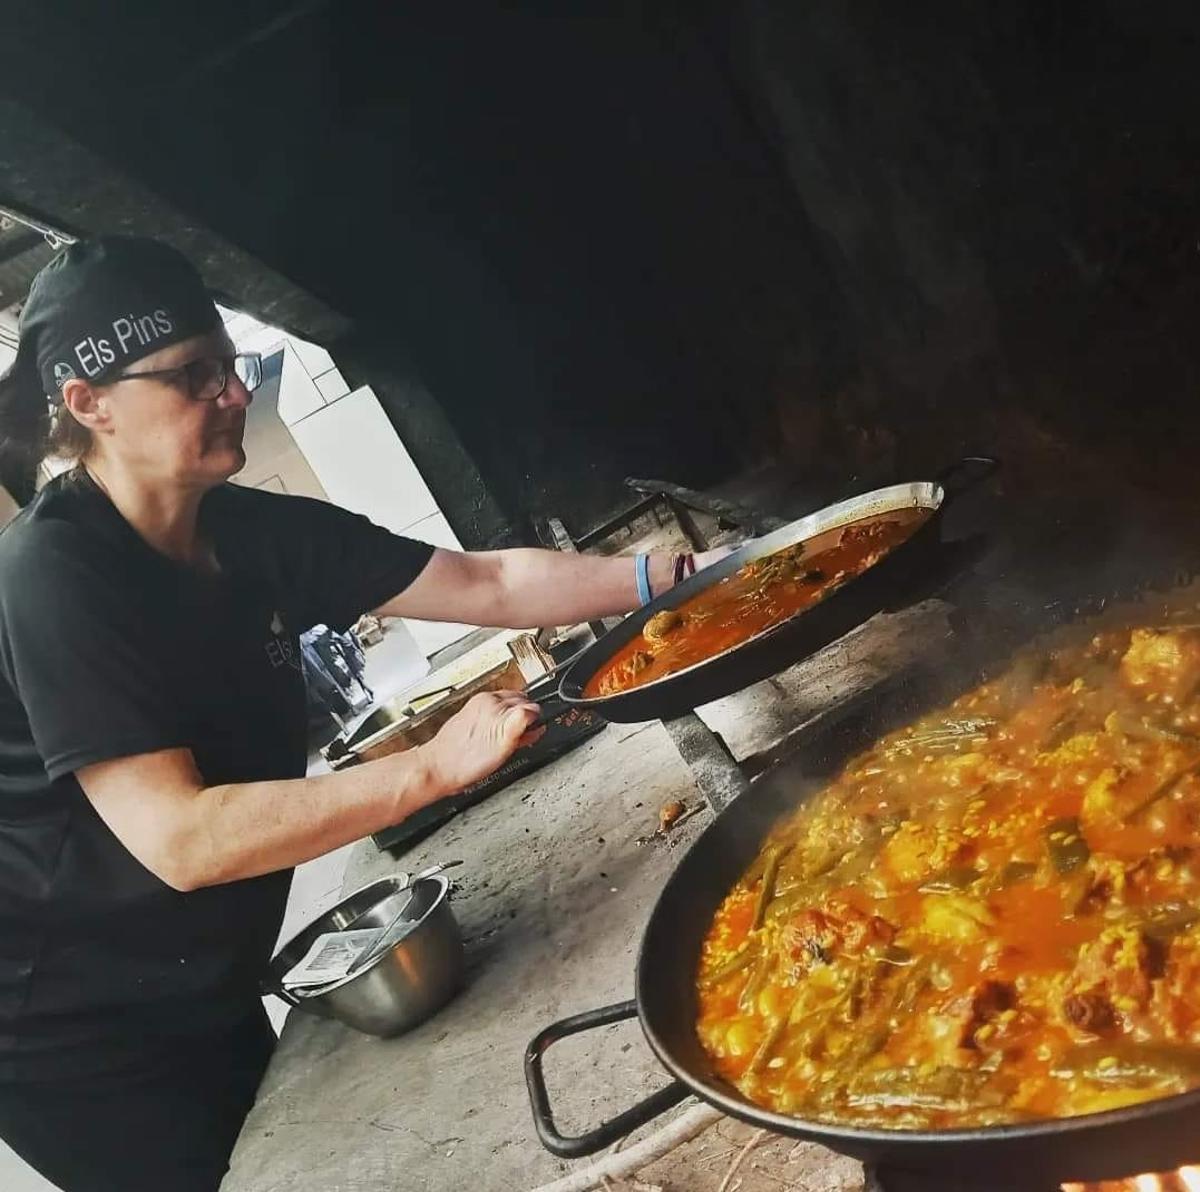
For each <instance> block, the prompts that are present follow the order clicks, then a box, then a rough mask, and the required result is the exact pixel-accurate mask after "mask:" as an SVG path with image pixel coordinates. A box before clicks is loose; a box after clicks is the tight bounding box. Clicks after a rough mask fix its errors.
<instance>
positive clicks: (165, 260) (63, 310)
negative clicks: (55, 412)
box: [5, 236, 221, 398]
mask: <svg viewBox="0 0 1200 1192" xmlns="http://www.w3.org/2000/svg"><path fill="white" fill-rule="evenodd" d="M220 322H221V316H220V313H219V312H218V311H217V308H216V306H215V305H214V304H213V300H212V298H211V297H209V294H208V291H207V290H206V289H205V288H204V283H203V281H201V280H200V275H199V274H198V273H197V272H196V270H195V269H194V268H193V267H192V265H191V264H190V262H188V261H187V260H186V258H184V257H183V256H181V255H180V254H179V253H178V252H176V251H175V249H173V248H170V247H168V246H167V245H165V244H160V243H159V242H157V241H155V240H145V239H141V238H137V237H133V236H102V237H98V238H97V239H95V240H86V241H79V242H78V243H76V244H72V245H70V246H69V247H68V248H65V249H64V250H63V251H62V252H61V253H59V254H58V256H56V257H55V258H54V259H53V260H52V261H51V262H50V263H49V264H48V265H47V266H46V267H45V268H44V269H43V270H42V271H41V272H40V273H39V274H38V275H37V277H35V278H34V279H33V286H32V287H31V289H30V291H29V297H28V299H27V300H26V302H25V307H24V309H23V310H22V312H21V338H20V345H19V348H18V352H17V360H16V362H15V363H14V366H13V368H12V369H11V370H10V372H9V375H8V376H7V377H6V378H5V380H6V382H9V383H12V384H20V385H22V386H28V385H30V384H36V385H37V386H38V387H39V388H40V390H41V393H42V394H44V395H48V396H51V397H52V398H53V397H55V396H56V395H57V394H58V391H59V390H60V389H61V388H62V387H63V385H64V384H66V382H67V381H69V380H70V379H71V378H72V377H79V378H80V379H82V380H87V381H98V382H100V381H106V380H111V379H112V378H113V377H114V376H116V374H117V373H119V372H122V371H123V370H124V369H126V368H127V367H128V366H129V365H131V364H133V363H134V362H135V361H137V360H140V359H142V357H144V356H149V355H150V354H151V353H152V352H157V351H158V350H159V349H160V348H165V347H167V346H169V345H170V344H175V343H179V342H180V341H182V340H185V339H190V338H192V336H195V335H204V334H206V333H207V332H209V331H212V330H213V329H214V328H215V327H218V326H219V325H220Z"/></svg>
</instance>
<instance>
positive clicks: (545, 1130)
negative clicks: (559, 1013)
mask: <svg viewBox="0 0 1200 1192" xmlns="http://www.w3.org/2000/svg"><path fill="white" fill-rule="evenodd" d="M636 1015H637V1002H632V1001H631V1002H617V1003H616V1005H613V1006H602V1007H601V1008H600V1009H598V1010H586V1011H584V1013H582V1014H575V1015H573V1016H572V1017H570V1018H564V1019H562V1021H561V1022H556V1023H554V1024H552V1025H551V1026H548V1027H546V1029H545V1030H544V1031H540V1032H539V1033H538V1034H537V1035H535V1036H534V1038H533V1041H532V1042H531V1043H530V1044H529V1046H528V1047H527V1048H526V1049H525V1085H526V1087H527V1088H528V1089H529V1104H530V1107H531V1108H532V1110H533V1124H534V1126H535V1127H536V1128H537V1135H538V1138H539V1139H540V1140H541V1144H542V1146H544V1147H545V1148H546V1150H548V1151H549V1152H550V1153H551V1154H554V1155H558V1157H559V1158H560V1159H580V1158H582V1157H583V1156H584V1155H593V1154H595V1153H596V1151H598V1150H601V1149H602V1148H604V1147H606V1146H608V1145H610V1144H611V1143H614V1142H616V1141H617V1139H619V1138H624V1137H625V1135H626V1134H628V1133H629V1132H630V1131H631V1130H636V1129H637V1128H638V1127H639V1126H644V1125H645V1124H646V1123H647V1122H649V1121H652V1120H653V1119H654V1118H656V1117H658V1115H659V1114H660V1113H666V1111H667V1110H668V1109H670V1108H671V1106H673V1105H678V1104H679V1102H680V1101H682V1100H683V1099H684V1098H685V1097H686V1096H688V1094H689V1091H690V1090H689V1089H688V1087H687V1086H686V1085H685V1084H682V1083H680V1082H679V1081H678V1080H673V1081H672V1082H671V1083H670V1084H669V1085H667V1086H666V1088H661V1089H659V1090H658V1092H656V1093H651V1094H650V1096H648V1097H647V1098H646V1099H645V1100H644V1101H639V1102H638V1103H637V1104H636V1105H634V1106H633V1107H632V1108H630V1109H626V1110H624V1111H623V1112H622V1113H619V1114H617V1116H616V1117H614V1118H611V1119H610V1120H609V1121H607V1122H602V1123H601V1124H600V1125H599V1126H597V1127H596V1128H595V1129H594V1130H589V1131H588V1132H587V1133H586V1134H577V1135H568V1134H560V1133H559V1132H558V1127H557V1126H556V1125H555V1124H554V1113H553V1111H552V1110H551V1108H550V1094H549V1092H547V1090H546V1080H545V1077H544V1076H543V1075H542V1056H543V1055H545V1053H546V1051H547V1050H548V1049H549V1048H550V1047H551V1046H552V1045H553V1044H555V1043H557V1042H559V1041H560V1040H561V1039H566V1038H568V1037H569V1036H571V1035H578V1034H581V1033H582V1032H584V1031H590V1030H593V1029H595V1028H596V1027H601V1026H608V1025H609V1024H611V1023H614V1022H623V1021H624V1020H625V1019H627V1018H633V1017H635V1016H636Z"/></svg>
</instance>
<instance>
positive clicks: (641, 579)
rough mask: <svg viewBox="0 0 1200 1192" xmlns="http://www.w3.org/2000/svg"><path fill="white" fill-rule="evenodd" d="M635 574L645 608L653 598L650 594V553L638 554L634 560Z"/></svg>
mask: <svg viewBox="0 0 1200 1192" xmlns="http://www.w3.org/2000/svg"><path fill="white" fill-rule="evenodd" d="M633 574H634V575H635V576H636V577H637V590H638V599H639V600H640V601H641V602H642V608H645V607H646V605H648V604H649V603H650V601H651V600H652V599H653V596H651V594H650V556H649V555H638V556H637V557H636V558H635V559H634V560H633Z"/></svg>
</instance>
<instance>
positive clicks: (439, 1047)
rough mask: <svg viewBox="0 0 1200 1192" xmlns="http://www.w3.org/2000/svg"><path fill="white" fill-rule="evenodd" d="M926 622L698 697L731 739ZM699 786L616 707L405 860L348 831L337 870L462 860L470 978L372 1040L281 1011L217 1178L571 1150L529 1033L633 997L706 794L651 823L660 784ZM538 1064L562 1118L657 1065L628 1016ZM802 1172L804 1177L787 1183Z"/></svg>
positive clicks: (318, 1176) (389, 1172)
mask: <svg viewBox="0 0 1200 1192" xmlns="http://www.w3.org/2000/svg"><path fill="white" fill-rule="evenodd" d="M943 639H944V621H943V620H941V619H940V614H938V613H937V612H936V611H935V612H930V611H929V610H926V611H925V612H923V613H918V614H916V615H915V617H910V616H908V615H906V616H904V617H898V618H888V619H887V623H886V624H885V625H883V626H880V625H879V624H876V625H875V626H874V627H872V628H871V629H870V630H869V631H868V632H865V633H862V634H860V635H856V636H855V637H853V638H851V639H848V640H847V641H845V642H844V643H842V645H840V646H839V647H838V648H837V649H836V650H835V651H834V652H833V653H827V654H825V655H823V656H819V657H818V658H817V659H815V660H812V661H811V662H810V663H808V664H806V666H805V667H802V668H793V669H792V670H791V671H788V672H785V673H784V674H782V675H781V676H779V677H778V678H777V679H775V680H772V681H771V682H770V683H767V684H759V685H757V686H756V687H754V688H750V689H748V690H747V691H745V692H741V693H739V694H738V695H737V696H734V697H730V699H729V700H722V701H720V702H719V703H718V704H716V705H711V706H710V707H709V708H707V709H705V710H704V715H705V716H706V718H708V719H709V720H710V721H711V722H712V723H713V724H714V726H719V727H720V729H721V731H722V733H723V734H724V735H725V736H726V739H727V740H729V741H730V743H731V744H732V745H734V747H735V753H736V754H737V755H738V756H745V754H746V752H750V751H755V752H757V751H758V750H761V749H763V748H766V747H768V746H770V745H771V743H772V740H773V738H774V737H775V736H777V735H778V733H779V732H780V731H783V730H785V729H787V728H791V727H794V726H795V725H796V724H799V723H803V722H804V720H806V719H807V718H809V717H810V716H811V715H813V714H814V713H815V712H817V711H819V710H820V709H821V708H823V707H827V706H828V705H829V704H831V703H834V702H836V701H837V700H838V699H840V698H841V697H842V696H843V695H844V694H846V693H847V692H849V691H851V690H854V689H859V688H861V687H863V686H866V685H870V684H872V683H874V682H875V681H877V680H878V679H879V678H881V677H882V676H883V675H884V674H885V673H888V672H889V671H891V670H894V669H895V668H896V667H897V666H900V665H903V664H904V663H905V662H907V661H912V660H913V659H915V658H916V657H919V656H922V655H924V654H926V653H927V652H928V651H930V650H931V649H936V648H937V644H938V643H939V642H940V641H942V640H943ZM747 797H753V796H752V795H749V796H747ZM696 798H697V796H696V792H695V788H694V786H693V784H692V780H691V777H690V774H689V773H688V771H687V769H686V768H685V767H684V765H683V763H682V762H681V760H680V758H679V756H678V754H677V752H676V750H675V748H674V746H673V744H672V742H671V741H670V739H669V738H668V736H667V734H666V731H665V730H664V729H663V727H662V726H661V724H659V723H657V722H654V723H650V724H645V725H627V726H622V725H611V726H609V728H607V729H606V730H605V731H604V732H603V733H601V734H600V735H599V736H598V737H595V738H593V739H592V740H591V741H589V742H588V743H587V744H586V745H584V746H583V747H582V748H580V749H579V750H577V751H576V752H575V753H573V754H570V755H568V756H567V757H565V758H563V759H561V760H559V761H558V762H556V763H554V764H553V765H551V766H548V767H546V768H545V769H543V770H542V771H540V772H538V773H537V774H534V775H530V776H528V777H526V778H524V779H522V780H521V781H519V782H517V783H515V784H514V785H513V786H511V787H509V788H507V789H506V790H504V791H501V792H499V793H498V794H496V795H494V796H493V797H492V798H491V799H489V800H488V801H486V802H484V803H482V804H479V805H477V806H476V807H474V808H472V809H470V810H469V811H467V812H465V813H464V814H463V815H462V816H460V817H458V818H457V819H455V820H453V821H451V822H450V823H449V824H447V825H446V826H444V827H443V828H442V829H441V830H440V831H439V832H437V833H436V834H435V835H434V836H432V837H430V838H429V839H428V840H427V841H425V842H424V843H423V844H422V845H421V846H419V847H418V848H417V849H414V850H413V851H412V852H411V853H409V854H408V855H407V856H406V857H405V858H404V862H403V866H401V865H400V864H398V863H397V862H394V861H393V860H392V859H391V858H389V857H387V856H386V855H384V854H380V853H379V852H377V851H376V850H375V849H374V848H373V846H371V845H370V844H369V843H368V844H363V845H360V846H357V847H356V849H355V851H354V854H353V856H352V858H351V861H350V864H349V867H348V870H347V878H346V881H347V886H353V885H357V884H360V883H361V882H364V881H367V880H371V879H373V878H375V877H379V876H382V875H383V874H385V873H387V872H389V871H392V870H394V869H397V868H401V867H403V868H406V869H415V868H418V867H420V866H421V865H422V864H426V863H430V862H433V861H436V860H447V859H452V858H462V859H463V860H464V861H465V862H466V864H465V866H464V867H463V868H462V869H459V870H455V871H454V873H455V874H456V875H457V874H461V875H463V876H462V877H461V879H460V889H459V891H458V893H457V894H456V897H455V900H454V907H455V913H456V914H457V916H458V917H459V920H460V922H461V924H462V927H463V930H464V936H465V938H466V941H467V955H468V967H469V977H468V983H467V986H466V988H465V990H464V991H463V992H462V994H460V996H459V997H458V998H457V999H456V1000H455V1001H454V1002H452V1003H451V1004H450V1005H449V1006H447V1007H446V1008H444V1009H443V1010H442V1011H441V1012H440V1013H439V1014H438V1015H436V1016H435V1017H434V1018H433V1019H432V1020H431V1021H429V1022H427V1023H425V1024H424V1025H423V1026H421V1027H419V1028H417V1029H416V1030H414V1031H412V1032H410V1033H409V1034H407V1035H405V1036H402V1037H400V1038H397V1039H392V1040H386V1041H384V1040H378V1039H372V1038H368V1037H366V1036H362V1035H358V1034H356V1033H355V1032H353V1031H351V1030H349V1029H347V1028H345V1027H342V1026H341V1025H339V1024H338V1023H335V1022H329V1021H324V1020H318V1019H314V1018H311V1017H309V1016H306V1015H304V1014H301V1013H294V1014H293V1015H292V1016H291V1017H290V1018H289V1020H288V1023H287V1025H286V1027H285V1029H284V1032H283V1037H282V1039H281V1042H280V1047H279V1050H278V1052H277V1053H276V1056H275V1059H274V1061H273V1062H272V1064H271V1067H270V1069H269V1071H268V1073H267V1076H266V1078H265V1080H264V1082H263V1086H262V1089H261V1090H260V1094H259V1099H258V1103H257V1104H256V1106H255V1108H254V1110H253V1111H252V1112H251V1114H250V1117H249V1119H248V1120H247V1123H246V1126H245V1129H244V1130H243V1133H242V1136H241V1139H240V1140H239V1143H238V1146H237V1149H236V1150H235V1152H234V1156H233V1162H232V1167H231V1170H230V1173H229V1175H228V1177H227V1178H226V1180H225V1182H224V1183H223V1184H222V1192H283V1190H285V1189H286V1190H287V1192H385V1190H387V1192H391V1190H393V1189H403V1190H404V1192H462V1190H468V1189H469V1190H471V1192H475V1190H479V1192H488V1190H491V1189H495V1190H497V1192H500V1190H505V1192H514V1190H521V1189H529V1188H533V1187H536V1186H537V1185H539V1184H541V1183H544V1182H546V1181H548V1180H551V1179H553V1178H555V1177H556V1176H558V1175H560V1174H562V1173H563V1172H564V1171H565V1170H567V1169H568V1168H569V1166H570V1165H569V1164H567V1163H564V1162H562V1161H560V1160H557V1159H555V1158H553V1157H552V1156H550V1155H549V1154H548V1153H547V1152H545V1151H544V1150H543V1149H542V1148H541V1146H540V1145H539V1144H538V1142H537V1139H536V1136H535V1134H534V1131H533V1126H532V1122H531V1120H530V1115H529V1109H528V1106H527V1102H526V1095H525V1089H524V1082H523V1077H522V1063H521V1061H522V1056H523V1053H524V1049H525V1046H526V1044H527V1043H528V1042H529V1040H530V1038H531V1037H532V1036H533V1035H534V1034H535V1033H536V1032H537V1031H538V1030H539V1029H540V1028H542V1027H543V1026H545V1025H547V1024H548V1023H550V1022H552V1021H554V1020H556V1019H558V1018H561V1017H564V1016H566V1015H569V1014H574V1013H576V1012H578V1011H581V1010H586V1009H590V1008H594V1007H597V1006H603V1005H606V1004H608V1003H611V1002H616V1001H621V1000H624V999H626V998H628V997H630V996H631V994H632V990H633V969H634V963H635V958H636V953H637V949H638V946H639V943H640V936H641V930H642V927H643V925H644V923H645V921H646V918H647V916H648V913H649V910H650V908H651V907H652V905H653V903H654V901H655V898H656V896H657V893H658V890H659V889H660V888H661V886H662V884H663V881H664V880H665V878H666V877H667V875H668V874H669V873H670V872H671V870H672V869H673V868H674V866H675V864H676V863H677V861H678V859H679V858H680V857H681V856H682V855H683V851H684V850H686V848H687V847H688V845H689V844H690V843H691V841H692V840H694V839H695V837H696V836H697V835H698V834H699V833H700V832H701V831H702V830H703V829H704V827H705V826H706V824H707V823H708V822H709V818H710V817H709V813H708V812H707V811H704V812H702V813H700V814H697V815H695V816H693V817H692V818H690V819H689V820H687V821H686V822H685V823H684V824H683V825H682V826H681V827H680V828H679V829H678V830H677V831H676V832H675V833H674V834H673V835H672V836H670V837H668V838H667V839H665V840H663V839H659V840H650V841H649V842H647V841H646V838H647V837H649V836H651V834H652V833H653V830H654V828H655V827H656V826H657V823H658V810H659V808H660V807H661V806H662V804H664V803H666V802H667V801H669V800H672V799H683V800H685V801H688V802H694V801H695V800H696ZM547 1078H548V1081H549V1083H550V1086H551V1093H552V1096H553V1097H554V1099H555V1102H556V1107H557V1110H558V1114H559V1124H560V1126H562V1127H563V1128H565V1129H567V1130H580V1129H583V1128H586V1127H587V1126H588V1125H589V1124H594V1123H596V1122H597V1121H598V1120H600V1119H601V1118H603V1117H606V1116H609V1115H611V1114H612V1113H613V1112H615V1111H617V1110H620V1109H623V1108H625V1107H626V1106H628V1105H629V1104H631V1103H632V1102H633V1101H634V1100H636V1099H637V1098H639V1097H641V1096H644V1095H645V1094H646V1093H648V1092H649V1091H651V1090H652V1089H654V1088H657V1087H659V1086H661V1085H662V1084H663V1083H664V1075H663V1072H662V1070H661V1068H660V1067H659V1065H658V1064H657V1061H656V1060H655V1059H654V1058H653V1057H652V1056H651V1054H650V1052H649V1050H648V1048H647V1047H646V1045H645V1044H644V1042H643V1041H642V1039H641V1036H640V1032H639V1031H638V1029H637V1027H636V1025H634V1024H633V1023H623V1024H620V1025H616V1026H612V1027H608V1028H605V1029H603V1030H599V1031H595V1032H592V1033H591V1034H589V1035H586V1036H582V1037H580V1038H577V1039H574V1040H570V1041H568V1042H564V1043H563V1044H561V1045H560V1046H559V1047H557V1048H556V1049H555V1051H554V1053H553V1054H552V1056H551V1058H550V1060H549V1061H548V1063H547ZM710 1143H712V1145H709V1144H710ZM715 1145H716V1144H715V1143H713V1142H712V1140H711V1139H710V1140H707V1141H705V1140H701V1141H698V1142H697V1143H696V1144H695V1145H694V1146H692V1147H689V1148H686V1149H685V1150H684V1151H682V1152H681V1153H680V1154H679V1155H678V1156H676V1158H675V1160H674V1161H673V1162H671V1163H666V1164H664V1165H663V1170H668V1169H670V1171H671V1173H672V1174H671V1178H670V1179H669V1181H667V1180H665V1179H661V1180H660V1179H658V1177H657V1172H656V1181H655V1182H659V1183H662V1184H663V1186H664V1187H670V1188H672V1189H677V1190H683V1189H686V1190H687V1192H710V1190H711V1192H715V1189H716V1188H717V1187H718V1186H719V1183H720V1179H721V1176H722V1170H721V1166H720V1161H719V1159H716V1158H714V1156H715V1155H716V1154H717V1150H714V1149H713V1146H715ZM725 1149H726V1150H727V1149H728V1144H725ZM763 1153H764V1155H766V1154H768V1153H770V1154H776V1157H777V1159H778V1160H779V1162H782V1163H785V1165H787V1164H790V1165H791V1166H790V1167H788V1170H789V1171H790V1172H791V1173H792V1174H795V1175H796V1176H797V1179H796V1180H795V1181H793V1182H792V1183H791V1185H790V1186H792V1187H799V1188H810V1189H813V1190H815V1189H818V1188H821V1189H829V1190H833V1189H836V1190H837V1192H843V1190H845V1192H852V1190H855V1189H857V1188H858V1186H859V1185H860V1183H861V1179H860V1173H859V1172H858V1169H857V1168H856V1167H854V1166H853V1165H849V1166H847V1164H846V1163H845V1162H844V1161H841V1160H835V1159H834V1158H833V1157H832V1156H830V1155H828V1154H827V1153H826V1152H823V1151H820V1150H819V1149H818V1148H811V1147H806V1148H803V1149H802V1150H797V1149H796V1148H794V1147H791V1145H790V1144H788V1145H787V1146H784V1147H782V1149H781V1148H780V1147H778V1146H776V1147H773V1148H764V1152H763ZM681 1164H683V1165H684V1166H683V1168H682V1169H681V1168H680V1165H681ZM754 1170H755V1169H753V1168H750V1169H748V1173H750V1172H753V1171H754ZM804 1172H807V1173H809V1175H811V1176H812V1179H808V1176H807V1175H805V1176H804V1179H805V1180H807V1181H808V1182H800V1177H801V1175H802V1174H803V1173H804ZM759 1175H761V1179H758V1178H757V1177H756V1179H755V1181H753V1182H750V1181H748V1182H746V1183H744V1184H743V1185H742V1188H743V1192H751V1189H754V1192H757V1190H758V1189H759V1188H761V1189H766V1188H768V1187H774V1188H778V1187H779V1186H780V1184H779V1180H780V1179H782V1178H783V1176H781V1175H780V1174H779V1172H778V1171H776V1172H766V1171H765V1170H764V1171H763V1172H760V1173H759ZM772 1179H773V1180H775V1183H774V1184H772V1183H771V1182H770V1181H771V1180H772ZM814 1181H815V1182H814Z"/></svg>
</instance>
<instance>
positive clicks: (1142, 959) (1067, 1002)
mask: <svg viewBox="0 0 1200 1192" xmlns="http://www.w3.org/2000/svg"><path fill="white" fill-rule="evenodd" d="M1161 969H1162V951H1161V948H1160V946H1159V945H1157V944H1156V943H1155V942H1154V940H1152V939H1151V938H1150V937H1149V936H1147V935H1145V934H1144V933H1143V932H1141V931H1138V930H1137V929H1136V928H1133V927H1110V928H1108V929H1107V930H1106V931H1104V932H1102V933H1101V934H1100V936H1099V937H1098V938H1097V939H1095V940H1093V941H1092V942H1091V943H1089V944H1084V946H1083V947H1082V948H1080V950H1079V955H1078V957H1077V958H1076V960H1075V968H1074V969H1073V970H1072V972H1071V974H1070V976H1069V977H1068V978H1067V985H1066V991H1065V995H1064V997H1063V1000H1062V1014H1063V1019H1064V1020H1065V1021H1066V1022H1067V1023H1068V1024H1069V1025H1071V1026H1073V1027H1076V1028H1077V1029H1079V1030H1083V1031H1087V1032H1088V1033H1090V1034H1104V1033H1107V1032H1110V1031H1114V1030H1118V1029H1126V1028H1128V1026H1129V1024H1130V1021H1131V1019H1132V1018H1133V1017H1135V1016H1137V1015H1138V1014H1140V1013H1141V1012H1143V1011H1144V1010H1145V1009H1146V1007H1147V1006H1148V1005H1149V1004H1150V999H1151V997H1152V996H1153V994H1154V986H1153V979H1154V977H1155V976H1156V975H1158V973H1159V972H1160V971H1161Z"/></svg>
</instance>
